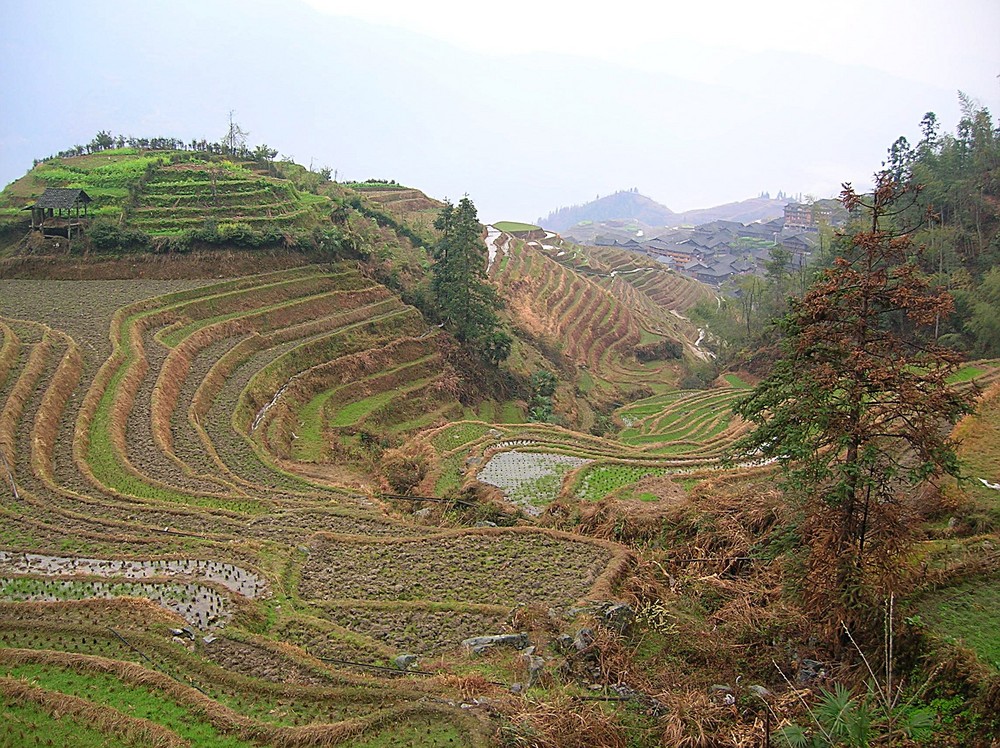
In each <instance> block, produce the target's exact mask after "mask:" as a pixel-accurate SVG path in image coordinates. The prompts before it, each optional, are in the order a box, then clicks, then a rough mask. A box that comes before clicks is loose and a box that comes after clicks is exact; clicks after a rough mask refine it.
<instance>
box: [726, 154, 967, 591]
mask: <svg viewBox="0 0 1000 748" xmlns="http://www.w3.org/2000/svg"><path fill="white" fill-rule="evenodd" d="M876 176H877V185H876V188H875V190H874V192H873V193H872V194H871V195H868V196H862V195H859V194H857V193H856V192H855V191H854V190H853V189H852V188H851V187H850V185H845V186H844V192H843V193H842V199H843V202H844V204H845V206H846V207H847V208H848V209H849V210H851V211H852V212H853V213H854V214H855V215H857V216H858V217H859V224H858V227H857V230H856V232H855V233H854V234H853V235H852V236H851V238H850V241H849V242H848V243H847V244H846V246H844V247H843V248H842V251H841V254H840V256H838V257H837V258H836V260H835V261H834V264H833V267H831V268H828V269H827V270H826V271H824V272H823V273H822V275H820V276H819V277H818V279H817V280H816V281H815V282H814V283H813V284H812V286H811V287H810V288H809V289H808V291H807V292H806V293H805V295H804V296H802V297H801V298H793V299H791V308H790V311H789V312H788V314H787V315H786V316H785V317H784V318H783V319H782V321H781V323H780V326H781V328H782V331H783V333H784V336H785V337H784V339H783V343H782V356H781V358H780V360H779V361H778V362H777V363H776V365H775V366H774V368H773V370H772V372H771V374H770V376H768V377H767V378H766V379H765V380H763V381H762V382H761V383H760V385H758V386H757V388H756V389H755V390H754V391H753V392H752V393H751V394H750V395H749V396H747V397H746V398H744V399H743V400H741V401H740V402H738V403H737V405H736V406H735V408H734V410H735V411H736V412H737V413H738V414H739V415H741V416H742V417H744V418H746V419H747V420H749V421H751V422H753V423H755V424H756V429H755V430H754V431H753V432H752V433H750V434H749V435H748V436H746V437H745V438H744V439H742V440H741V441H740V442H739V443H738V444H737V446H736V448H735V449H736V453H737V454H740V455H743V456H746V455H754V454H758V455H761V456H762V457H763V458H765V459H774V460H777V461H779V462H780V463H781V464H782V465H783V466H784V467H785V468H786V469H787V471H788V475H787V477H788V481H787V485H788V486H789V487H791V488H792V490H793V492H795V493H798V494H800V495H802V496H803V497H804V498H805V505H806V512H805V517H806V519H805V523H804V525H803V527H802V528H801V531H802V534H803V540H804V541H805V543H806V545H807V546H808V547H809V548H810V561H809V564H808V569H809V574H810V575H811V579H810V580H809V583H808V584H807V585H806V589H807V592H808V594H819V593H822V592H829V593H832V594H831V595H830V597H828V598H827V600H828V602H829V601H831V600H832V601H834V602H835V603H838V606H837V607H838V608H841V606H843V608H847V609H849V608H851V607H852V606H853V605H857V606H858V607H859V608H860V603H861V602H862V600H861V598H860V597H859V595H862V594H863V592H864V590H865V588H866V586H868V585H870V584H872V583H876V582H877V581H878V580H882V581H885V580H886V579H888V577H889V576H891V573H892V569H893V568H894V561H896V560H898V557H897V555H898V552H899V550H900V548H901V545H902V543H903V540H904V538H905V537H906V534H907V533H906V512H905V508H904V506H903V503H902V497H903V495H904V492H905V491H906V490H908V489H911V488H912V487H914V486H915V485H916V484H918V483H920V482H921V481H924V480H927V479H928V478H931V477H933V476H935V475H937V474H940V473H942V472H943V473H950V474H953V475H955V474H957V473H958V470H959V466H958V461H957V459H956V456H955V453H954V450H953V445H952V443H951V442H950V441H949V439H948V437H947V436H946V435H945V434H946V432H944V431H943V430H942V426H943V425H944V424H948V423H954V422H955V421H956V420H957V419H958V418H959V417H960V416H961V415H962V414H964V413H966V412H968V410H969V405H968V400H967V399H966V398H963V397H962V396H961V395H959V394H958V393H956V392H955V391H954V390H953V389H952V388H950V387H949V386H948V384H947V378H948V376H949V375H950V374H951V373H952V372H953V371H954V370H955V368H956V366H957V364H958V362H959V355H958V354H956V353H955V352H954V351H951V350H949V349H947V348H944V347H943V346H940V345H938V344H936V343H934V342H933V338H932V335H931V334H926V335H925V334H921V333H922V332H923V331H927V330H933V326H934V323H935V321H936V320H937V319H938V318H939V317H940V316H942V315H946V314H947V313H948V312H949V311H951V309H952V300H951V297H950V295H949V294H948V293H947V292H944V291H940V290H934V289H933V288H932V287H931V286H930V284H929V282H928V280H927V279H926V277H925V276H924V275H923V274H922V273H921V272H920V270H919V267H918V264H917V262H916V257H915V250H914V247H913V244H912V241H911V239H910V236H909V235H908V234H907V233H906V232H902V231H900V230H899V228H898V227H897V225H896V219H897V218H898V217H899V216H900V215H902V214H904V213H905V212H906V210H907V209H908V207H909V205H910V204H911V203H912V201H913V199H914V198H915V197H916V195H917V194H918V193H919V190H918V189H917V188H916V187H915V186H914V185H913V184H912V182H910V181H908V179H906V178H905V177H904V178H903V179H900V175H899V174H895V173H893V172H892V171H891V170H886V171H883V172H881V173H880V174H878V175H876ZM887 575H888V576H887ZM831 585H832V587H831ZM843 608H841V610H843Z"/></svg>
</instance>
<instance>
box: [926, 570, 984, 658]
mask: <svg viewBox="0 0 1000 748" xmlns="http://www.w3.org/2000/svg"><path fill="white" fill-rule="evenodd" d="M919 608H920V611H921V614H922V615H924V616H926V618H927V622H928V624H929V625H930V626H931V628H932V629H933V630H935V631H937V632H938V633H939V634H940V635H941V636H943V637H945V638H946V639H952V640H955V641H957V642H959V643H961V644H964V645H965V646H967V647H969V648H971V649H973V650H974V651H975V653H976V655H977V656H978V657H979V659H980V660H982V661H983V662H984V663H986V664H988V665H989V666H990V667H993V668H994V669H997V670H1000V577H988V578H985V579H977V580H971V581H968V582H965V583H964V584H961V585H959V586H957V587H951V588H948V589H945V590H941V591H939V592H936V593H934V594H933V595H931V596H930V597H928V598H926V599H925V600H924V601H923V602H922V603H921V604H920V606H919Z"/></svg>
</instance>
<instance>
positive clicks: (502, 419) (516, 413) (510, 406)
mask: <svg viewBox="0 0 1000 748" xmlns="http://www.w3.org/2000/svg"><path fill="white" fill-rule="evenodd" d="M498 415H499V421H498V422H499V423H525V422H526V419H525V417H524V413H523V412H522V411H521V408H520V407H518V405H517V403H515V402H513V401H508V402H506V403H504V404H503V405H501V406H500V412H499V414H498Z"/></svg>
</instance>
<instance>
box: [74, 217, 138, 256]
mask: <svg viewBox="0 0 1000 748" xmlns="http://www.w3.org/2000/svg"><path fill="white" fill-rule="evenodd" d="M87 237H88V238H89V239H90V245H91V246H92V247H93V248H94V249H97V250H105V251H109V252H116V251H121V252H141V251H144V250H147V249H149V248H150V246H151V240H150V237H149V234H147V233H146V232H144V231H139V230H138V229H128V228H122V227H120V226H117V225H115V224H114V223H112V222H111V221H107V220H101V219H98V220H96V221H94V222H93V223H91V224H90V228H89V229H87Z"/></svg>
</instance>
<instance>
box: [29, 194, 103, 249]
mask: <svg viewBox="0 0 1000 748" xmlns="http://www.w3.org/2000/svg"><path fill="white" fill-rule="evenodd" d="M90 203H91V199H90V195H88V194H87V193H86V192H84V191H83V190H74V189H65V188H56V187H49V188H48V189H46V190H45V192H43V193H42V195H41V197H39V198H38V199H37V200H36V201H35V204H34V205H29V206H28V207H26V208H25V210H30V211H31V228H32V230H34V231H41V232H42V234H43V235H44V236H65V237H66V238H67V239H72V238H73V234H74V233H76V234H80V233H82V232H83V227H84V225H85V223H86V220H87V206H88V205H89V204H90Z"/></svg>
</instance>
